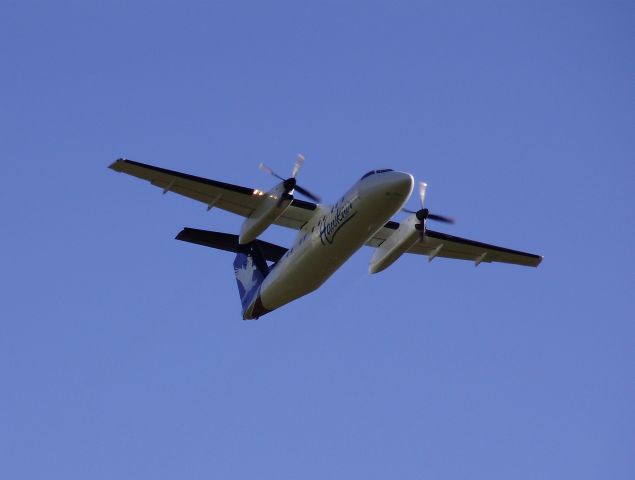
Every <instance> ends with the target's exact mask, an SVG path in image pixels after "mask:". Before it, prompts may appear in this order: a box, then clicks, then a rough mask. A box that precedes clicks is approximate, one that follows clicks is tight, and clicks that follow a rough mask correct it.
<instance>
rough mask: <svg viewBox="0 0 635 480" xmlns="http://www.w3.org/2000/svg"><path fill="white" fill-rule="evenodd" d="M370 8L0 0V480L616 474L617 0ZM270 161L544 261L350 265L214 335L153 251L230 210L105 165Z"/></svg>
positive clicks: (626, 181)
mask: <svg viewBox="0 0 635 480" xmlns="http://www.w3.org/2000/svg"><path fill="white" fill-rule="evenodd" d="M393 3H394V2H393ZM396 3H397V4H396V5H394V4H392V3H390V4H389V3H388V2H385V3H380V2H357V3H356V2H314V3H307V2H302V3H301V2H289V3H280V2H276V3H266V2H253V3H245V2H170V3H167V2H146V3H144V2H62V4H60V3H59V2H57V3H54V2H41V3H38V2H29V1H24V2H22V1H21V2H3V3H2V5H1V6H0V39H1V42H0V45H2V46H1V47H0V52H1V54H0V58H1V59H2V70H3V73H2V75H1V76H0V87H1V91H2V94H1V95H0V111H1V112H2V114H1V115H0V132H1V134H0V153H1V154H2V159H3V160H2V162H3V163H2V165H3V179H4V181H3V186H2V189H0V209H1V211H2V218H3V219H4V221H3V222H2V227H0V228H2V240H1V242H2V243H1V244H2V249H0V251H1V253H0V255H1V260H2V269H1V270H0V272H1V273H0V286H1V287H2V292H3V295H2V297H1V298H2V301H1V302H0V318H1V321H0V379H1V380H2V394H1V395H0V476H1V477H3V478H16V479H17V478H29V479H37V478H47V479H50V478H65V479H69V478H94V479H101V478H103V479H111V478H143V477H151V478H175V477H186V478H237V479H242V478H261V479H268V478H271V479H281V478H307V479H313V478H315V479H318V478H320V479H321V478H368V479H375V478H377V479H379V478H404V479H410V478H412V479H414V478H422V477H427V478H438V479H464V478H483V479H488V480H491V479H509V478H516V479H535V478H553V479H561V478H577V479H596V478H611V479H627V478H629V479H630V478H634V476H635V460H634V459H635V456H634V455H633V446H634V445H635V411H634V409H633V405H634V404H635V380H634V374H633V365H634V364H635V349H634V347H633V345H634V343H633V338H634V336H635V325H634V322H633V318H634V311H635V308H634V307H635V305H634V302H633V273H632V272H633V268H634V267H635V265H634V255H633V246H632V245H633V243H632V239H633V238H634V234H635V231H634V227H633V221H632V220H633V213H634V211H633V210H634V209H633V199H632V194H633V187H634V180H635V171H634V167H633V152H634V150H635V149H634V146H635V145H634V143H635V141H634V140H633V139H634V135H633V125H634V113H635V112H634V105H635V102H634V98H633V84H634V83H633V79H634V78H635V76H634V73H635V63H634V61H633V58H634V57H633V45H634V40H635V39H634V38H633V21H634V20H635V8H634V7H633V4H632V3H631V2H625V1H624V2H601V1H597V2H572V1H571V2H566V1H565V2H502V1H501V2H490V1H486V2H478V3H477V2H396ZM299 152H303V153H304V154H305V156H306V162H305V165H304V168H303V170H302V172H301V173H300V175H301V181H302V184H304V185H305V186H306V187H307V188H309V189H311V190H314V191H316V192H317V193H319V194H321V195H322V197H323V198H324V199H325V200H327V201H329V200H334V199H336V198H338V197H339V196H340V195H341V194H342V193H343V192H344V191H345V190H346V189H347V188H348V187H349V186H350V185H351V184H352V183H353V182H355V181H356V180H357V179H358V178H359V177H360V176H361V175H362V174H363V173H364V172H366V171H368V170H370V169H374V168H394V169H399V170H404V171H408V172H411V173H413V174H414V175H415V176H416V177H417V179H421V180H425V181H427V182H428V184H429V189H428V195H427V204H428V206H429V207H430V208H431V209H433V210H434V211H436V212H439V213H445V214H448V215H452V216H454V217H456V218H457V220H458V223H457V224H456V225H454V226H449V227H445V226H435V228H436V229H438V230H441V231H445V232H447V233H451V234H455V235H460V236H465V237H468V238H473V239H476V240H481V241H485V242H489V243H495V244H499V245H504V246H507V247H511V248H517V249H521V250H526V251H530V252H535V253H539V254H542V255H544V256H545V260H544V262H543V264H542V265H541V266H540V267H539V268H538V269H527V268H521V267H515V266H509V265H489V264H484V265H481V266H480V267H479V268H474V266H473V265H472V264H469V263H464V262H456V261H449V260H443V259H438V260H435V261H434V262H432V263H431V264H428V263H427V262H426V261H425V259H422V258H420V257H416V258H402V259H401V260H399V261H398V262H397V263H396V264H395V265H393V266H392V267H391V268H390V269H389V270H387V271H385V272H382V273H380V274H378V275H375V276H369V275H368V274H367V273H366V272H367V264H368V261H369V259H370V257H371V254H372V251H371V250H370V249H363V250H361V251H360V252H359V253H357V254H356V255H355V256H354V257H353V258H352V259H351V260H350V261H349V262H348V263H347V264H346V265H345V266H344V267H343V268H342V269H341V270H340V271H339V272H337V273H336V274H335V275H334V276H333V277H332V278H331V279H330V280H329V281H328V282H327V283H326V284H325V285H324V286H323V287H322V288H321V289H320V290H319V291H317V292H315V293H313V294H311V295H309V296H307V297H305V298H303V299H301V300H299V301H297V302H294V303H292V304H290V305H288V306H286V307H284V308H282V309H280V310H279V311H276V312H275V313H272V314H270V315H268V316H266V317H263V318H262V319H261V320H260V321H258V322H243V321H241V320H240V302H239V298H238V294H237V290H236V285H235V280H234V278H233V272H232V266H231V265H232V261H233V257H232V255H231V254H229V253H226V252H219V251H213V250H209V249H205V248H202V247H198V246H195V245H188V244H184V243H181V242H177V241H175V240H173V237H174V235H176V233H177V232H178V231H179V230H180V229H181V228H182V227H183V226H191V227H197V228H208V229H211V230H220V231H227V232H237V231H238V229H239V227H240V219H239V218H235V217H232V216H231V215H229V214H226V213H224V212H221V211H216V210H212V211H211V212H206V211H205V207H204V206H202V205H200V204H197V203H196V202H193V201H190V200H188V199H184V198H179V197H178V196H176V195H173V194H168V195H165V196H162V195H161V192H160V190H158V189H156V188H153V187H151V186H149V185H148V184H147V183H144V182H142V181H139V180H137V179H133V178H131V177H127V176H124V175H118V174H115V173H114V172H112V171H110V170H108V169H107V168H106V167H107V166H108V164H109V163H110V162H111V161H112V160H114V159H115V158H117V157H120V156H125V157H128V158H131V159H134V160H137V161H141V162H145V163H151V164H155V165H159V166H163V167H166V168H171V169H175V170H180V171H184V172H189V173H193V174H197V175H201V176H206V177H209V178H215V179H218V180H222V181H227V182H232V183H237V184H242V185H246V186H250V187H258V188H268V187H270V186H272V184H273V183H272V179H271V178H270V177H267V176H265V175H264V174H263V173H262V172H260V171H259V170H258V169H257V165H258V163H259V162H261V161H264V162H266V163H268V164H269V165H271V166H272V167H273V168H274V169H276V170H278V171H279V172H281V173H284V172H286V171H290V169H291V167H292V164H293V161H294V159H295V156H296V155H297V153H299ZM412 206H413V207H414V206H416V202H414V199H413V202H412ZM398 218H399V217H397V219H398ZM264 238H265V239H267V240H269V241H273V242H278V243H282V244H285V243H288V242H289V241H290V240H291V238H292V232H291V231H287V230H282V229H278V230H275V231H274V230H272V231H267V232H266V234H265V235H264Z"/></svg>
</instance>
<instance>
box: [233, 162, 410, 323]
mask: <svg viewBox="0 0 635 480" xmlns="http://www.w3.org/2000/svg"><path fill="white" fill-rule="evenodd" d="M412 187H413V178H412V175H410V174H408V173H403V172H394V171H380V172H376V173H372V174H367V175H365V176H364V177H362V179H361V180H360V181H358V182H357V183H356V184H355V185H354V186H353V187H352V188H351V189H350V190H349V191H348V192H347V193H346V194H345V195H344V196H343V197H342V198H341V199H340V200H339V201H338V202H337V203H336V204H335V205H333V206H327V205H319V206H318V208H317V209H316V210H315V214H314V215H313V217H312V218H311V220H310V221H309V222H307V224H306V225H304V227H303V228H302V229H301V230H300V231H299V233H298V236H297V237H296V240H295V242H294V244H293V246H291V248H289V250H288V251H287V253H286V254H285V255H284V256H283V257H282V258H281V259H280V260H279V261H278V262H277V263H276V264H275V265H274V266H273V267H272V269H271V271H270V273H269V275H267V277H266V278H265V279H264V281H263V283H262V285H261V287H260V293H259V295H258V297H257V298H256V299H255V301H254V302H253V304H252V305H250V306H249V308H247V309H246V310H245V313H244V317H245V318H257V317H258V316H260V315H263V314H264V313H267V312H269V311H271V310H275V309H276V308H279V307H281V306H282V305H285V304H287V303H289V302H291V301H293V300H295V299H296V298H298V297H301V296H303V295H306V294H307V293H310V292H312V291H313V290H315V289H317V288H318V287H319V286H320V285H322V284H323V283H324V282H325V281H326V280H327V279H328V278H329V277H330V276H331V275H332V274H333V273H334V272H335V271H336V270H337V269H338V268H339V267H340V266H341V265H342V264H343V263H344V262H345V261H346V260H348V259H349V258H350V257H351V255H353V253H355V252H356V251H357V250H358V249H359V248H360V247H361V246H362V245H364V244H365V243H366V242H367V241H368V240H369V239H370V238H372V236H373V235H374V234H375V232H377V230H379V229H380V228H381V227H382V226H383V225H384V224H385V223H386V222H387V221H388V220H389V219H390V217H392V216H393V215H394V214H395V213H396V212H397V211H399V209H401V208H402V206H403V205H404V203H405V202H406V201H407V200H408V197H409V196H410V194H411V192H412Z"/></svg>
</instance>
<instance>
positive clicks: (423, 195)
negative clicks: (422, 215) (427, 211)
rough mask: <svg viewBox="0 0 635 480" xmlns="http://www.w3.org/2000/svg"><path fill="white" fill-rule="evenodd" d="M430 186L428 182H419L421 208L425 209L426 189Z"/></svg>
mask: <svg viewBox="0 0 635 480" xmlns="http://www.w3.org/2000/svg"><path fill="white" fill-rule="evenodd" d="M427 188H428V184H427V183H426V182H419V198H420V199H421V208H424V207H425V205H424V204H425V199H426V189H427Z"/></svg>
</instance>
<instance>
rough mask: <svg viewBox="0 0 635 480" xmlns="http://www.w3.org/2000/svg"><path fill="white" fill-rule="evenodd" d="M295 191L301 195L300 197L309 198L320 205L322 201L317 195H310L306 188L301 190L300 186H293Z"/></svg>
mask: <svg viewBox="0 0 635 480" xmlns="http://www.w3.org/2000/svg"><path fill="white" fill-rule="evenodd" d="M295 191H296V192H298V193H301V194H302V195H304V196H305V197H307V198H310V199H311V200H313V201H314V202H316V203H320V202H321V201H322V199H321V198H320V197H318V196H317V195H314V194H312V193H311V192H309V191H308V190H307V189H306V188H302V187H301V186H300V185H296V186H295Z"/></svg>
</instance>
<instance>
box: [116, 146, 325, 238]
mask: <svg viewBox="0 0 635 480" xmlns="http://www.w3.org/2000/svg"><path fill="white" fill-rule="evenodd" d="M109 168H111V169H113V170H115V171H116V172H122V173H127V174H128V175H132V176H134V177H137V178H141V179H143V180H147V181H149V182H150V183H151V184H152V185H155V186H157V187H159V188H161V189H163V192H164V193H167V192H174V193H178V194H179V195H183V196H185V197H188V198H192V199H194V200H197V201H199V202H202V203H204V204H205V205H207V206H208V208H212V207H215V208H220V209H222V210H227V211H228V212H232V213H235V214H237V215H241V216H243V217H249V216H250V215H251V214H252V212H253V211H254V210H256V209H257V208H258V206H259V205H260V203H261V202H262V201H263V193H262V192H260V191H259V190H256V189H253V188H247V187H242V186H239V185H232V184H230V183H224V182H219V181H217V180H210V179H207V178H203V177H197V176H194V175H188V174H186V173H181V172H175V171H173V170H167V169H165V168H160V167H155V166H152V165H146V164H143V163H139V162H134V161H132V160H125V159H121V158H120V159H118V160H116V161H115V162H114V163H113V164H111V165H110V167H109ZM315 208H316V204H314V203H311V202H305V201H303V200H298V199H294V200H293V201H292V203H291V205H290V206H289V208H288V209H287V210H286V211H285V212H284V214H283V215H282V216H281V217H279V218H278V220H276V222H275V224H276V225H280V226H283V227H288V228H294V229H300V228H302V226H303V225H304V224H305V223H306V222H308V221H309V220H310V218H311V216H312V215H313V211H314V210H315Z"/></svg>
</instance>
